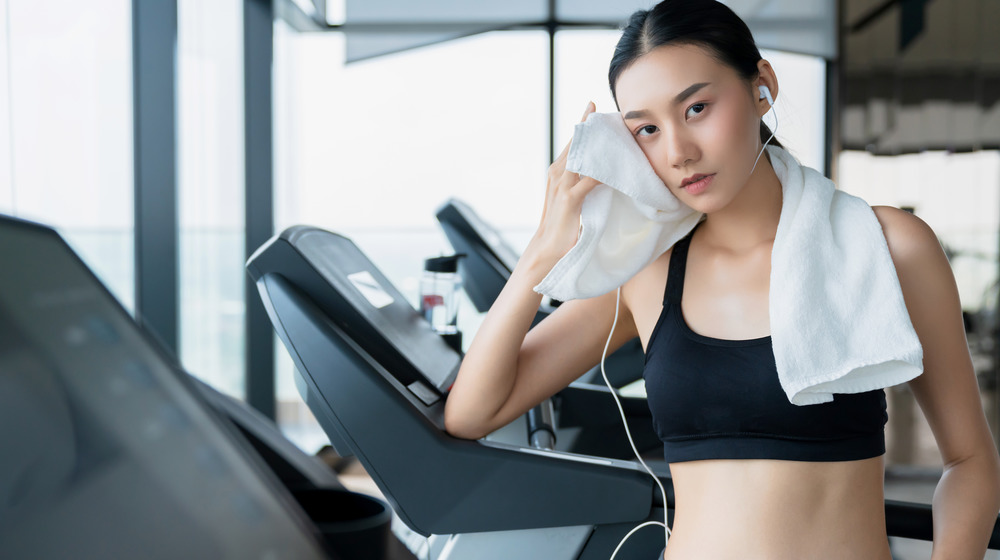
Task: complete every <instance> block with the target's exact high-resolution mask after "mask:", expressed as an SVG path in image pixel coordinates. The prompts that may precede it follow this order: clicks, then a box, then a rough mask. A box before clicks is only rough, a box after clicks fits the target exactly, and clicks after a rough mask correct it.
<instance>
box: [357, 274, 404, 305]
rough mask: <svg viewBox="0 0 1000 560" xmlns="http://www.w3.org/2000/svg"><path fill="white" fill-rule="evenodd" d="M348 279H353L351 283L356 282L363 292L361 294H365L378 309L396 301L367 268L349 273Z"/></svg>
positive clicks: (359, 289)
mask: <svg viewBox="0 0 1000 560" xmlns="http://www.w3.org/2000/svg"><path fill="white" fill-rule="evenodd" d="M347 279H348V280H350V281H351V284H354V287H355V288H357V289H358V291H359V292H361V295H363V296H365V299H367V300H368V303H370V304H372V305H374V306H375V308H376V309H382V308H383V307H385V306H387V305H389V304H390V303H392V302H393V301H395V300H394V299H392V296H390V295H389V294H388V292H386V291H385V289H384V288H382V285H381V284H379V283H378V281H377V280H375V277H374V276H372V275H371V273H370V272H368V271H367V270H362V271H361V272H355V273H354V274H348V275H347Z"/></svg>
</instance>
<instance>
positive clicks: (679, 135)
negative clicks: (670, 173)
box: [663, 127, 698, 169]
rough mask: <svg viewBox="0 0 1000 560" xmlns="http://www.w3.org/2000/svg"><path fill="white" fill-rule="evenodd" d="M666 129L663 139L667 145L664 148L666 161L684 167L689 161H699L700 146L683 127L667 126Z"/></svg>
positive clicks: (676, 166)
mask: <svg viewBox="0 0 1000 560" xmlns="http://www.w3.org/2000/svg"><path fill="white" fill-rule="evenodd" d="M665 130H666V134H665V135H664V138H663V139H664V140H665V142H666V145H665V146H664V148H663V150H664V154H665V157H666V162H667V163H668V164H670V166H671V167H675V168H678V169H682V168H684V167H686V166H687V165H688V162H690V161H697V159H698V147H697V146H696V145H695V143H694V142H693V141H692V139H691V137H690V136H689V135H687V134H686V133H685V132H684V130H683V128H682V127H667V128H666V129H665Z"/></svg>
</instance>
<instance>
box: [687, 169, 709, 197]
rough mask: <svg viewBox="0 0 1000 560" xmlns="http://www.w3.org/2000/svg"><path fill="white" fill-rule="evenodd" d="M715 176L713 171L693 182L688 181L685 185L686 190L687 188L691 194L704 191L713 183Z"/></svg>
mask: <svg viewBox="0 0 1000 560" xmlns="http://www.w3.org/2000/svg"><path fill="white" fill-rule="evenodd" d="M713 177H715V173H712V174H711V175H706V176H704V177H702V178H701V179H698V180H697V181H695V182H693V183H688V184H687V185H684V190H686V191H687V192H688V193H690V194H699V193H701V192H704V190H705V189H707V188H708V186H709V185H710V184H711V183H712V178H713Z"/></svg>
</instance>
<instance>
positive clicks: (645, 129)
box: [637, 124, 656, 136]
mask: <svg viewBox="0 0 1000 560" xmlns="http://www.w3.org/2000/svg"><path fill="white" fill-rule="evenodd" d="M643 132H646V133H647V134H643ZM654 132H656V126H655V125H651V124H647V125H646V126H643V127H640V128H639V130H638V132H637V135H638V136H649V135H650V134H652V133H654Z"/></svg>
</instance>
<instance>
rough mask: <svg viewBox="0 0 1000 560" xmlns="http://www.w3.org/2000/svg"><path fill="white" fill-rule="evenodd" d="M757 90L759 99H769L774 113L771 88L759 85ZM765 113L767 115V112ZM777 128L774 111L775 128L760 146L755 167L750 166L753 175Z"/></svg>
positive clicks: (776, 117) (776, 115)
mask: <svg viewBox="0 0 1000 560" xmlns="http://www.w3.org/2000/svg"><path fill="white" fill-rule="evenodd" d="M757 90H758V91H760V97H758V98H757V99H767V102H768V104H769V105H770V107H768V109H767V110H768V111H769V112H771V113H774V98H773V97H771V89H770V88H769V87H767V86H757ZM764 114H765V115H766V114H767V113H764ZM763 119H764V117H763V116H761V120H763ZM777 130H778V114H777V113H774V128H773V129H771V136H769V137H768V138H767V140H766V141H764V145H763V146H761V147H760V153H758V154H757V159H755V160H753V167H751V168H750V174H751V175H753V170H754V169H757V162H758V161H759V160H760V156H761V154H763V153H764V148H766V147H767V143H768V142H770V141H771V138H774V133H775V132H777Z"/></svg>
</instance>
